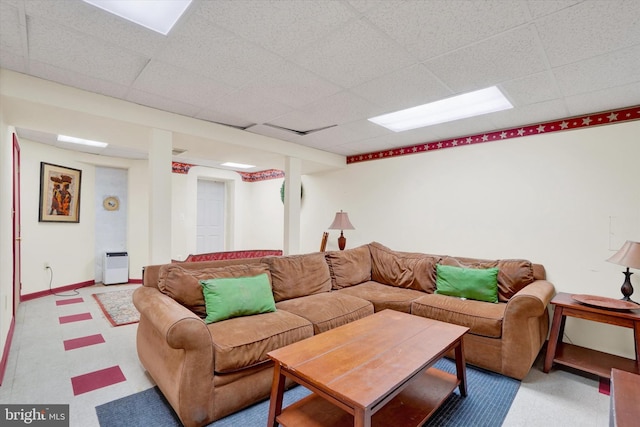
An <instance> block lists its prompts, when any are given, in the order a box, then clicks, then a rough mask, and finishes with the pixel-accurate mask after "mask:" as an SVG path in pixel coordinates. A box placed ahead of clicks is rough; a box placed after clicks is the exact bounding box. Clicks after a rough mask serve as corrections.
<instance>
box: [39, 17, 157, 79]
mask: <svg viewBox="0 0 640 427" xmlns="http://www.w3.org/2000/svg"><path fill="white" fill-rule="evenodd" d="M27 25H28V28H29V55H30V57H31V59H33V60H36V61H41V62H46V63H49V64H51V65H54V66H56V67H59V68H64V69H68V70H73V71H76V72H78V73H80V74H83V75H86V76H92V77H95V78H98V79H100V80H106V81H112V82H114V83H118V84H131V83H132V82H133V81H134V79H135V78H136V76H137V75H138V73H140V71H141V70H142V68H143V67H144V65H145V63H146V62H147V60H148V59H147V58H145V57H143V56H141V55H138V54H134V53H132V52H129V51H125V50H122V49H120V48H118V47H116V46H114V45H110V44H106V43H104V42H101V41H100V40H98V39H95V38H93V37H88V36H87V35H86V34H82V33H80V32H78V31H75V30H72V29H70V28H67V27H63V26H60V25H56V24H55V23H54V22H52V21H49V20H46V19H42V18H39V17H36V18H33V17H27Z"/></svg>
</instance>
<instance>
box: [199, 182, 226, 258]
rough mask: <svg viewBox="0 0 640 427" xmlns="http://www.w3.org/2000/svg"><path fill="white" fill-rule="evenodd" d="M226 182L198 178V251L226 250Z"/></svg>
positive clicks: (200, 252)
mask: <svg viewBox="0 0 640 427" xmlns="http://www.w3.org/2000/svg"><path fill="white" fill-rule="evenodd" d="M225 187H226V186H225V183H224V182H218V181H209V180H205V179H199V180H198V206H197V209H198V211H197V220H196V221H197V222H196V253H198V254H202V253H208V252H221V251H224V241H225V235H224V230H225V227H224V220H225V218H224V212H225Z"/></svg>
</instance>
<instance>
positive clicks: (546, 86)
mask: <svg viewBox="0 0 640 427" xmlns="http://www.w3.org/2000/svg"><path fill="white" fill-rule="evenodd" d="M557 86H558V85H557V84H556V82H555V79H554V76H553V74H552V73H551V72H550V71H543V72H541V73H536V74H531V75H529V76H525V77H520V78H518V79H514V80H509V81H506V82H502V83H500V87H501V88H502V89H503V92H504V93H505V95H506V96H507V98H509V100H510V101H511V102H512V103H513V105H514V106H515V107H519V106H522V105H527V104H536V103H538V102H543V101H548V100H551V99H556V98H558V97H559V96H560V92H559V89H558V88H557Z"/></svg>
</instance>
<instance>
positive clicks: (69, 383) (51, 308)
mask: <svg viewBox="0 0 640 427" xmlns="http://www.w3.org/2000/svg"><path fill="white" fill-rule="evenodd" d="M136 286H139V285H111V286H102V285H96V286H92V287H87V288H82V289H79V290H78V292H79V295H72V296H65V297H63V296H55V295H51V296H47V297H43V298H39V299H35V300H31V301H27V302H24V303H22V304H20V307H19V310H18V314H17V318H16V328H15V333H14V340H13V344H12V347H11V352H10V354H9V360H8V365H7V371H6V373H5V377H4V380H3V383H2V386H0V402H2V403H19V404H55V403H68V404H70V420H71V422H70V425H71V426H72V427H94V426H98V419H97V417H96V412H95V407H96V406H98V405H101V404H103V403H106V402H109V401H112V400H114V399H118V398H120V397H124V396H128V395H130V394H133V393H136V392H139V391H142V390H145V389H147V388H150V387H152V386H153V385H154V383H153V380H151V379H150V378H149V377H148V376H147V374H146V373H145V371H144V369H143V368H142V366H141V365H140V362H139V361H138V357H137V355H136V347H135V334H136V329H137V325H136V324H133V325H125V326H119V327H113V326H111V324H110V323H109V322H108V321H107V320H106V318H105V317H104V314H103V313H102V311H101V310H100V307H99V306H98V304H97V302H96V301H95V299H94V298H93V297H92V296H91V294H94V293H99V292H110V291H115V290H119V289H127V288H131V287H136ZM64 294H65V295H70V294H71V293H70V292H64ZM61 319H67V320H74V319H75V320H76V321H68V322H66V323H63V322H61ZM81 319H83V320H81ZM470 392H471V393H472V392H473V390H470ZM489 409H490V408H489ZM608 424H609V397H608V396H606V395H603V394H600V393H599V392H598V381H596V380H593V379H587V378H584V377H581V376H578V375H575V374H572V373H569V372H565V371H562V370H553V371H552V372H551V373H549V374H544V373H542V371H541V370H540V364H539V363H538V364H537V365H536V366H535V367H534V368H533V369H532V370H531V372H530V373H529V375H528V376H527V378H525V380H524V381H522V385H521V386H520V390H519V391H518V395H517V396H516V398H515V401H514V402H513V405H512V406H511V410H510V411H509V414H508V415H507V418H506V420H505V422H504V424H503V425H504V426H512V427H537V426H544V427H550V426H581V427H585V426H594V427H605V426H608ZM157 427H161V426H157ZM243 427H244V426H243ZM247 427H251V426H247ZM491 427H493V426H491Z"/></svg>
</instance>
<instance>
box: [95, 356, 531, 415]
mask: <svg viewBox="0 0 640 427" xmlns="http://www.w3.org/2000/svg"><path fill="white" fill-rule="evenodd" d="M435 367H436V368H438V369H442V370H443V371H447V372H451V373H453V372H455V363H454V362H453V361H451V360H449V359H442V360H439V361H438V362H436V364H435ZM467 388H468V395H467V397H461V396H460V394H459V391H458V389H457V388H456V390H455V391H454V392H453V394H452V395H451V396H449V397H448V398H447V399H446V400H445V401H444V403H443V404H442V406H441V407H440V408H439V409H438V410H436V412H435V413H434V414H433V416H432V417H431V418H430V419H429V420H428V421H427V422H426V423H425V424H423V427H469V426H474V427H496V426H500V425H502V423H503V421H504V419H505V417H506V416H507V412H509V408H510V407H511V403H512V402H513V399H514V397H515V396H516V393H517V392H518V389H519V388H520V381H518V380H514V379H512V378H509V377H505V376H503V375H500V374H496V373H494V372H489V371H485V370H483V369H479V368H475V367H473V366H469V365H467ZM309 393H310V391H309V390H307V389H306V388H304V387H302V386H297V387H294V388H292V389H291V390H288V391H287V392H285V394H284V400H283V406H284V407H286V406H288V405H290V404H291V403H293V402H295V401H297V400H300V399H302V398H303V397H305V396H307V395H308V394H309ZM268 412H269V401H268V400H265V401H262V402H259V403H256V404H255V405H253V406H250V407H249V408H247V409H244V410H242V411H240V412H236V413H235V414H231V415H229V416H228V417H225V418H222V419H220V420H218V421H215V422H213V423H211V424H209V425H208V427H238V426H242V427H254V426H255V427H262V426H264V425H266V424H267V414H268ZM96 414H97V415H98V422H99V423H100V426H101V427H147V426H162V427H181V426H182V423H180V419H179V418H178V416H177V415H176V413H175V412H174V411H173V409H172V408H171V406H169V403H168V402H167V400H166V399H165V398H164V396H163V395H162V393H161V392H160V390H159V389H158V388H157V387H153V388H150V389H148V390H144V391H141V392H139V393H136V394H133V395H131V396H127V397H123V398H121V399H117V400H114V401H112V402H109V403H105V404H103V405H100V406H97V407H96Z"/></svg>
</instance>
